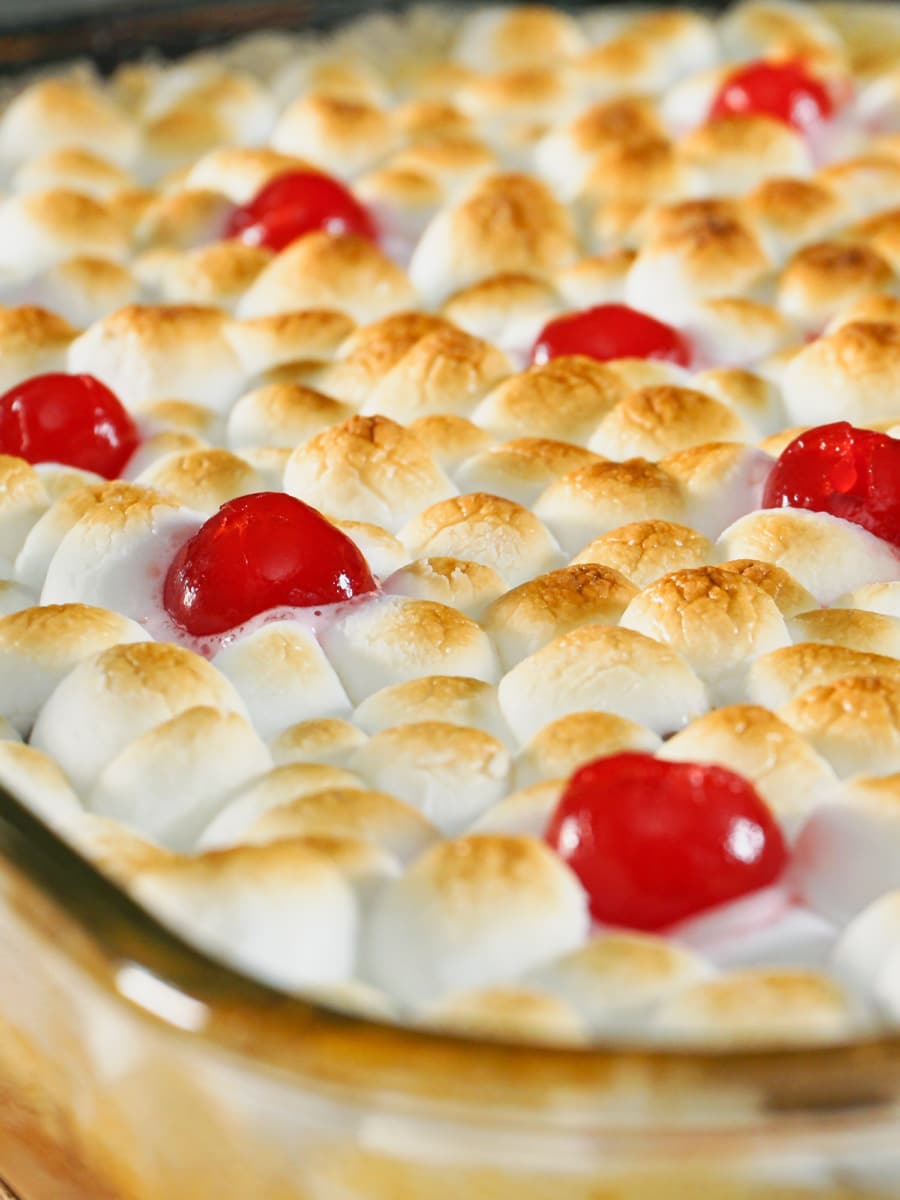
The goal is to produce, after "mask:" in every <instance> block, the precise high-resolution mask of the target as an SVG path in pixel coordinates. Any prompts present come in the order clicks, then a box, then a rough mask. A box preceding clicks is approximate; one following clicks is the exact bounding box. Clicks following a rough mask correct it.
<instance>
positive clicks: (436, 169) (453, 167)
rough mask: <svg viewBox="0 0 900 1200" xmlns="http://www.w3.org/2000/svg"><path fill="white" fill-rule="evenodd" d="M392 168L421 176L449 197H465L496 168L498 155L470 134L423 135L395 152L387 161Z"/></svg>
mask: <svg viewBox="0 0 900 1200" xmlns="http://www.w3.org/2000/svg"><path fill="white" fill-rule="evenodd" d="M387 166H388V168H389V169H391V170H395V171H414V172H415V173H416V174H417V175H424V176H425V178H426V179H431V180H432V181H433V182H434V183H436V184H437V185H438V186H439V187H441V188H442V189H443V190H444V194H445V195H446V196H449V197H451V198H457V197H460V196H464V195H465V194H466V193H467V191H468V190H469V189H471V188H472V187H473V186H474V185H475V184H476V183H477V182H478V181H479V180H480V179H483V178H484V177H485V176H486V175H489V174H491V172H492V171H495V170H496V169H497V166H498V162H497V155H496V154H495V153H494V151H493V150H491V149H490V148H489V147H488V146H487V145H485V143H484V142H483V141H480V140H479V139H478V138H475V137H472V136H471V135H470V134H459V133H455V134H446V133H445V134H440V135H438V136H431V137H426V138H423V139H422V140H421V141H417V142H415V143H414V144H413V145H412V146H408V147H407V148H406V149H405V150H401V151H400V153H399V154H395V155H394V156H393V157H392V158H391V159H390V160H389V163H388V164H387Z"/></svg>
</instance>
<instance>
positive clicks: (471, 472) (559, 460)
mask: <svg viewBox="0 0 900 1200" xmlns="http://www.w3.org/2000/svg"><path fill="white" fill-rule="evenodd" d="M598 461H599V456H598V455H596V454H594V453H592V451H590V450H585V449H583V448H582V447H581V446H575V445H573V444H572V443H571V442H556V441H552V440H551V439H550V438H528V437H524V438H514V439H513V440H512V441H509V442H504V443H503V444H502V445H499V446H491V447H489V448H488V449H486V450H483V451H482V452H481V453H480V454H475V455H473V456H472V458H469V459H467V460H466V461H465V462H463V463H462V464H461V465H460V466H459V468H458V469H457V471H456V481H457V483H458V484H459V485H460V486H461V487H463V488H465V489H466V490H467V491H482V492H490V493H491V494H492V495H495V496H503V497H505V498H506V499H508V500H514V501H515V502H516V503H517V504H524V505H525V506H526V507H527V506H528V505H530V504H533V503H534V501H535V500H536V499H537V498H538V496H539V495H540V494H541V493H542V492H543V491H544V490H545V488H546V487H547V486H548V485H549V484H550V483H552V482H553V481H554V480H555V479H559V478H560V477H561V476H563V475H566V474H568V472H569V471H574V470H575V469H576V468H577V467H586V466H588V465H589V464H590V463H593V462H598Z"/></svg>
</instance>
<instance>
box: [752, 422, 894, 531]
mask: <svg viewBox="0 0 900 1200" xmlns="http://www.w3.org/2000/svg"><path fill="white" fill-rule="evenodd" d="M763 508H810V509H812V510H813V511H814V512H827V513H831V514H832V516H835V517H843V518H844V520H845V521H853V523H854V524H855V525H861V526H862V527H863V529H868V531H869V532H870V533H874V534H875V536H876V537H880V538H883V539H884V540H885V541H886V542H890V543H891V545H893V546H896V547H897V548H898V549H900V441H898V440H897V439H896V438H892V437H888V435H887V434H886V433H876V432H874V430H871V429H856V428H855V427H854V426H853V425H850V424H848V422H847V421H836V422H835V423H834V424H833V425H820V426H819V427H818V428H817V429H810V430H808V431H807V432H806V433H801V434H800V436H799V437H797V438H794V440H793V441H792V442H791V443H790V445H789V446H787V447H786V448H785V449H784V450H783V451H782V453H781V456H780V457H779V459H778V462H776V464H775V466H774V467H773V468H772V470H771V472H770V474H769V478H768V480H767V481H766V487H765V490H764V492H763Z"/></svg>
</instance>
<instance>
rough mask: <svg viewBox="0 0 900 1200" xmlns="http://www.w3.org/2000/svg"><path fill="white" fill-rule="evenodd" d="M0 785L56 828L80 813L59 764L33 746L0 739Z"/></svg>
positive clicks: (80, 810) (64, 828) (68, 822)
mask: <svg viewBox="0 0 900 1200" xmlns="http://www.w3.org/2000/svg"><path fill="white" fill-rule="evenodd" d="M0 787H2V788H5V790H6V791H8V792H9V793H10V795H11V796H13V797H14V798H15V799H16V800H18V801H19V803H20V804H22V805H24V807H25V808H27V809H29V810H30V811H31V812H33V813H34V814H35V816H37V817H40V819H41V820H42V821H45V822H46V823H47V824H48V825H50V826H51V827H53V828H55V829H57V830H59V831H62V830H66V829H68V828H69V827H70V826H71V825H72V824H73V822H76V821H77V820H78V819H79V817H80V816H81V814H83V812H84V809H83V808H82V806H81V802H80V801H79V799H78V797H77V796H76V795H75V793H74V791H73V790H72V787H71V784H70V783H69V781H68V780H67V779H66V777H65V775H64V774H63V772H62V771H61V770H60V768H59V766H58V765H57V764H56V763H55V762H54V761H53V760H52V758H49V757H48V756H47V755H46V754H43V753H41V751H40V750H38V749H37V748H36V747H34V746H24V745H21V744H20V743H18V742H14V741H11V740H9V739H4V740H3V741H0Z"/></svg>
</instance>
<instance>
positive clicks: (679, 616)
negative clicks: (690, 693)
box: [621, 567, 791, 703]
mask: <svg viewBox="0 0 900 1200" xmlns="http://www.w3.org/2000/svg"><path fill="white" fill-rule="evenodd" d="M621 627H622V628H623V629H633V630H635V631H637V632H638V633H643V634H646V636H647V637H650V638H655V639H656V640H657V641H659V642H664V643H666V644H667V645H669V646H671V647H672V649H673V650H676V651H677V652H678V653H679V654H680V655H681V656H682V657H683V658H684V659H685V661H686V662H688V663H689V664H690V666H691V667H692V668H693V669H694V671H696V672H697V674H698V675H699V676H700V678H701V679H703V680H704V682H705V683H706V684H707V686H708V687H709V689H710V692H711V694H712V695H714V696H716V697H719V698H720V702H722V701H724V702H725V703H728V702H733V701H735V700H736V699H737V698H738V697H739V695H740V694H741V692H742V690H743V684H744V678H745V674H746V670H747V667H748V666H749V663H750V662H751V660H752V659H754V658H757V657H758V656H759V655H760V654H765V653H767V652H768V651H770V650H777V649H779V647H781V646H787V645H789V644H790V640H791V639H790V635H789V633H788V630H787V626H786V625H785V622H784V618H783V617H782V615H781V613H780V612H779V611H778V607H777V605H776V604H775V601H774V600H772V598H771V597H770V596H768V595H767V594H766V592H764V591H763V589H762V588H760V587H757V585H756V584H755V583H753V582H752V581H751V580H749V579H746V578H745V577H743V576H741V575H738V574H737V573H735V572H733V571H723V570H722V569H721V567H695V568H694V569H693V570H690V571H674V572H672V574H670V575H664V576H663V577H662V578H661V579H658V580H656V582H655V583H651V584H650V586H649V587H647V588H645V589H644V590H643V591H642V592H640V593H639V594H638V595H637V596H635V598H634V599H633V600H632V601H631V603H630V604H629V605H628V607H627V608H626V610H625V612H624V614H623V615H622V620H621Z"/></svg>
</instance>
